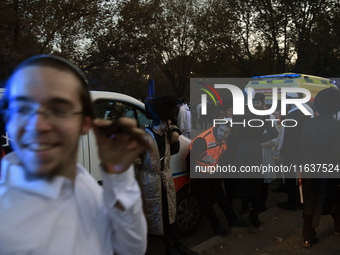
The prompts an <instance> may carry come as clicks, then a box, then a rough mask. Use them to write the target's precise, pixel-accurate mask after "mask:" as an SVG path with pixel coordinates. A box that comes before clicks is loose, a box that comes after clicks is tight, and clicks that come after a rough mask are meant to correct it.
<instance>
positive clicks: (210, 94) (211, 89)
mask: <svg viewBox="0 0 340 255" xmlns="http://www.w3.org/2000/svg"><path fill="white" fill-rule="evenodd" d="M197 83H198V84H201V85H203V86H204V87H203V88H201V87H198V89H200V90H203V91H204V92H205V93H207V94H208V95H209V96H210V97H211V98H212V100H213V101H214V103H215V106H217V102H216V99H215V97H214V96H213V94H212V93H211V92H210V91H212V92H213V93H214V94H215V96H216V97H217V98H218V101H219V102H220V104H221V106H222V100H221V97H220V95H219V94H218V93H217V91H216V90H215V89H214V88H213V87H211V86H210V85H208V84H205V83H203V82H197ZM209 90H210V91H209Z"/></svg>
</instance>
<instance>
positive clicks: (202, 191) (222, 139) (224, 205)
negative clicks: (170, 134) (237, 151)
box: [189, 121, 248, 236]
mask: <svg viewBox="0 0 340 255" xmlns="http://www.w3.org/2000/svg"><path fill="white" fill-rule="evenodd" d="M229 123H230V121H228V122H227V124H222V125H216V126H215V127H211V128H209V129H208V130H206V131H204V132H203V133H202V134H200V135H198V136H197V137H196V138H195V139H194V140H193V141H192V142H191V144H190V147H189V148H190V165H191V166H194V165H195V166H201V167H203V168H205V167H206V168H208V167H211V166H216V164H218V162H219V159H220V158H221V155H223V153H224V152H225V151H226V150H227V143H226V139H227V138H228V136H229V135H230V132H231V128H230V124H229ZM209 175H210V174H209V173H207V178H204V179H201V178H200V179H196V180H195V183H196V185H197V188H198V195H199V198H200V202H201V206H202V208H203V210H204V212H205V215H206V217H207V219H208V220H209V222H210V224H211V227H212V229H213V232H214V234H215V235H221V236H226V235H227V234H228V233H229V232H230V230H229V229H226V228H224V227H223V226H222V225H221V224H220V221H219V219H218V218H217V216H216V213H215V211H214V208H213V205H214V203H215V202H217V203H218V205H219V207H220V208H221V209H222V211H223V212H224V214H225V216H226V217H227V220H228V227H229V228H231V227H234V226H239V227H245V226H247V225H248V224H247V223H246V222H245V221H242V220H240V219H239V218H238V217H237V216H236V214H235V213H234V211H233V209H232V207H231V205H230V203H228V202H227V199H226V196H225V194H224V191H223V188H222V185H221V179H219V178H218V179H216V178H208V177H209Z"/></svg>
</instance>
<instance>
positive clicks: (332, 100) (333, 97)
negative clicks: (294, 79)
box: [314, 88, 340, 115]
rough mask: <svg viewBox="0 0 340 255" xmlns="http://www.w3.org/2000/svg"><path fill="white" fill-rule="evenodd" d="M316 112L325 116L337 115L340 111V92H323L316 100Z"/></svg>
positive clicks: (327, 90) (329, 89) (336, 90)
mask: <svg viewBox="0 0 340 255" xmlns="http://www.w3.org/2000/svg"><path fill="white" fill-rule="evenodd" d="M314 107H315V110H316V111H318V112H319V113H323V114H331V115H333V114H336V113H337V112H339V111H340V92H339V90H338V89H335V88H327V89H324V90H321V91H320V92H319V93H318V94H317V95H316V97H315V100H314Z"/></svg>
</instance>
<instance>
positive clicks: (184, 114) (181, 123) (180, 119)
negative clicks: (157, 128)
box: [177, 99, 191, 138]
mask: <svg viewBox="0 0 340 255" xmlns="http://www.w3.org/2000/svg"><path fill="white" fill-rule="evenodd" d="M177 105H179V112H178V116H177V125H178V127H179V129H180V130H181V131H182V135H184V136H185V137H188V138H190V131H191V113H190V109H189V107H188V105H187V104H184V103H183V102H182V100H181V99H178V100H177Z"/></svg>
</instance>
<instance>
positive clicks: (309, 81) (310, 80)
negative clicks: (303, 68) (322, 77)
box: [305, 79, 314, 83]
mask: <svg viewBox="0 0 340 255" xmlns="http://www.w3.org/2000/svg"><path fill="white" fill-rule="evenodd" d="M305 81H306V82H308V83H314V81H313V80H312V79H305Z"/></svg>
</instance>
